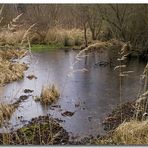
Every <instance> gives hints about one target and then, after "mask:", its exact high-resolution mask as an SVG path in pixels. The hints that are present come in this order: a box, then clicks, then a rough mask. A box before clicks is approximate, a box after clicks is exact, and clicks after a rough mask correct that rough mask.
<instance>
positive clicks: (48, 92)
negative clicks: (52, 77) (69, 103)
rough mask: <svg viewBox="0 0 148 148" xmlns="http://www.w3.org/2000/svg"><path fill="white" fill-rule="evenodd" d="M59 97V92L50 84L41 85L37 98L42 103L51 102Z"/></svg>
mask: <svg viewBox="0 0 148 148" xmlns="http://www.w3.org/2000/svg"><path fill="white" fill-rule="evenodd" d="M59 97H60V93H59V92H58V90H57V88H56V87H55V85H54V84H53V85H51V86H43V87H42V90H41V95H40V97H38V98H37V100H38V101H40V102H41V103H42V104H52V103H53V102H56V100H57V99H59Z"/></svg>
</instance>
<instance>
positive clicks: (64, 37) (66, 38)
mask: <svg viewBox="0 0 148 148" xmlns="http://www.w3.org/2000/svg"><path fill="white" fill-rule="evenodd" d="M87 36H88V40H89V41H91V34H90V32H89V31H88V34H87ZM45 42H46V43H58V44H62V45H64V46H78V45H82V44H83V43H84V33H83V30H80V29H71V30H66V29H62V28H52V29H49V30H48V32H47V34H46V37H45Z"/></svg>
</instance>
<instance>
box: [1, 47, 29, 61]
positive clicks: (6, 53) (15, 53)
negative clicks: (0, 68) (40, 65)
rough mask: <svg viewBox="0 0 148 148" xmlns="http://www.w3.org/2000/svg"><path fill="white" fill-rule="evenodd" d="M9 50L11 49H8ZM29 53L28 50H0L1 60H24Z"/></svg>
mask: <svg viewBox="0 0 148 148" xmlns="http://www.w3.org/2000/svg"><path fill="white" fill-rule="evenodd" d="M8 48H9V47H8ZM26 53H27V51H26V50H23V49H21V50H16V49H5V50H0V58H1V59H6V60H9V59H17V58H22V57H23V56H25V54H26Z"/></svg>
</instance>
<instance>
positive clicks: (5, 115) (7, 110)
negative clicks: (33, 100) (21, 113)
mask: <svg viewBox="0 0 148 148" xmlns="http://www.w3.org/2000/svg"><path fill="white" fill-rule="evenodd" d="M14 111H15V106H14V105H13V104H5V103H0V125H2V123H3V122H4V120H5V119H10V117H11V115H12V114H13V112H14Z"/></svg>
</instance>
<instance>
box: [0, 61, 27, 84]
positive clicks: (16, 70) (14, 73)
mask: <svg viewBox="0 0 148 148" xmlns="http://www.w3.org/2000/svg"><path fill="white" fill-rule="evenodd" d="M26 69H27V65H26V64H20V63H18V62H15V63H11V62H10V61H7V60H1V61H0V85H4V84H6V83H9V82H12V81H15V80H19V79H22V78H23V77H24V70H26Z"/></svg>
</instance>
